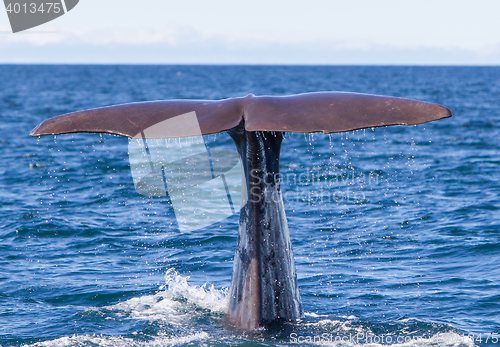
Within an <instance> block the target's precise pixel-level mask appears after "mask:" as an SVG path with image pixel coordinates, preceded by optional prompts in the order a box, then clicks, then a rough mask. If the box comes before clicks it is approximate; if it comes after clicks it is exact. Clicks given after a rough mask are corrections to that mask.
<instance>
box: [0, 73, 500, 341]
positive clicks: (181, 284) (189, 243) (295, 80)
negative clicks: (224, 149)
mask: <svg viewBox="0 0 500 347" xmlns="http://www.w3.org/2000/svg"><path fill="white" fill-rule="evenodd" d="M0 87H1V88H0V130H1V132H2V136H1V137H0V148H1V151H0V162H1V165H0V206H1V209H0V238H1V242H0V345H2V346H179V345H180V346H227V345H230V346H240V345H241V346H250V345H252V346H253V345H258V346H275V345H280V346H284V345H296V344H301V345H332V346H383V345H394V346H409V347H410V346H419V347H420V346H474V345H478V346H483V345H484V346H486V345H488V346H497V345H500V336H499V334H500V211H499V209H500V183H499V174H500V130H499V129H500V68H498V67H340V66H339V67H326V66H325V67H321V66H318V67H300V66H293V67H287V66H30V65H23V66H16V65H3V66H0ZM325 90H342V91H353V92H361V93H372V94H382V95H392V96H398V97H407V98H414V99H418V100H422V101H429V102H435V103H439V104H442V105H445V106H446V107H448V108H450V109H451V111H452V112H453V117H452V118H448V119H445V120H440V121H436V122H432V123H427V124H422V125H418V126H409V127H403V126H397V127H388V128H377V129H366V130H359V131H355V132H349V133H345V134H332V135H324V134H312V135H311V134H309V135H304V134H287V136H286V138H285V140H284V142H283V147H282V155H281V172H282V173H284V174H285V175H288V176H285V177H288V178H290V177H292V178H293V177H296V178H299V177H302V179H296V180H294V179H288V178H287V179H285V180H284V181H283V183H282V189H283V192H284V194H285V196H286V199H285V209H286V213H287V217H288V222H289V228H290V234H291V239H292V244H293V248H294V255H295V260H296V265H297V273H298V281H299V290H300V293H301V296H302V300H303V305H304V310H305V312H306V313H305V316H304V318H303V319H302V320H301V321H300V322H297V323H295V324H286V325H284V326H281V327H275V328H274V327H273V328H269V329H263V330H260V331H257V332H253V333H244V332H240V331H238V330H236V329H234V328H231V327H230V326H228V325H227V324H226V322H225V319H224V313H225V310H226V305H227V291H228V287H229V283H230V278H231V270H232V260H233V256H234V247H235V244H236V237H237V226H238V214H237V213H235V214H234V215H232V216H230V217H229V218H227V219H225V220H223V221H220V222H218V223H215V224H213V225H211V226H208V227H205V228H203V229H200V230H196V231H192V232H187V233H186V232H180V231H179V227H178V224H177V222H176V219H175V216H174V213H173V209H172V205H171V204H170V203H169V200H168V199H167V198H165V197H148V196H144V195H140V194H138V193H137V191H136V190H135V188H134V183H133V179H132V174H131V170H130V165H129V161H128V155H127V151H128V140H127V139H126V138H122V137H117V136H111V135H98V134H74V135H61V136H57V137H53V136H47V137H41V138H30V137H29V136H28V134H29V132H30V131H31V130H32V129H33V128H34V127H35V126H36V125H37V124H38V123H40V122H41V121H43V120H44V119H47V118H50V117H53V116H56V115H59V114H63V113H67V112H71V111H76V110H81V109H88V108H95V107H100V106H107V105H112V104H117V103H125V102H134V101H144V100H158V99H173V98H191V99H220V98H228V97H235V96H244V95H246V94H247V93H254V94H256V95H285V94H294V93H303V92H312V91H325ZM211 141H214V142H219V143H220V144H221V145H223V146H226V145H230V142H229V140H228V138H227V136H226V135H224V134H222V135H219V136H213V138H212V139H211ZM300 175H302V176H300Z"/></svg>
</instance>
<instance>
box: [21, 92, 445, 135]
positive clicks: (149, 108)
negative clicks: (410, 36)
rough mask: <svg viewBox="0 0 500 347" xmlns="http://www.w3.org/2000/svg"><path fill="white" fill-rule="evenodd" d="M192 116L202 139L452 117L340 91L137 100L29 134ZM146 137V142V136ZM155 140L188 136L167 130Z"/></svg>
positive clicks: (123, 130) (133, 131)
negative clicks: (238, 131) (240, 131)
mask: <svg viewBox="0 0 500 347" xmlns="http://www.w3.org/2000/svg"><path fill="white" fill-rule="evenodd" d="M193 111H194V112H195V113H196V117H197V119H198V123H199V125H200V130H201V134H202V135H207V134H214V133H218V132H221V131H226V130H229V129H232V128H234V127H236V126H237V125H238V124H239V123H240V122H242V121H244V127H245V130H247V131H283V132H301V133H312V132H323V133H336V132H344V131H351V130H357V129H363V128H372V127H383V126H388V125H415V124H420V123H425V122H430V121H433V120H437V119H441V118H446V117H450V116H451V112H450V110H448V109H447V108H445V107H443V106H440V105H436V104H431V103H427V102H422V101H415V100H409V99H402V98H395V97H387V96H377V95H368V94H358V93H345V92H318V93H306V94H298V95H291V96H254V95H252V94H250V95H248V96H246V97H242V98H232V99H225V100H218V101H214V100H165V101H150V102H138V103H130V104H122V105H116V106H109V107H102V108H96V109H92V110H87V111H80V112H74V113H69V114H66V115H62V116H59V117H54V118H51V119H47V120H46V121H44V122H42V123H41V124H40V125H38V126H37V127H36V128H35V129H33V131H32V132H31V134H30V135H31V136H40V135H59V134H66V133H79V132H86V133H109V134H116V135H122V136H128V137H134V136H137V134H139V133H140V132H141V131H143V130H144V129H147V128H149V127H151V126H153V125H155V124H157V123H160V122H162V121H165V120H168V119H171V118H174V117H176V116H179V115H181V114H186V113H189V112H193ZM150 136H155V135H149V136H148V134H146V138H150ZM157 136H158V137H163V138H169V137H185V136H193V134H192V133H190V131H189V129H181V128H176V129H172V131H168V129H166V130H165V131H164V132H163V133H162V134H158V135H157Z"/></svg>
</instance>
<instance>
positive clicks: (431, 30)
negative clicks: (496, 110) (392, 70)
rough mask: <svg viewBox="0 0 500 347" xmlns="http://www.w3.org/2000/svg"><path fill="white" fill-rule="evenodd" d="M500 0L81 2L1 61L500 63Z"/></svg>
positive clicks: (0, 24) (21, 39) (0, 47)
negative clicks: (499, 17)
mask: <svg viewBox="0 0 500 347" xmlns="http://www.w3.org/2000/svg"><path fill="white" fill-rule="evenodd" d="M499 14H500V1H497V0H475V1H474V2H472V1H460V0H455V1H450V0H434V1H428V0H420V1H405V0H399V1H395V0H377V1H375V0H350V1H335V0H307V1H305V0H304V1H298V0H287V1H284V0H266V1H264V0H253V1H251V2H250V1H248V2H243V1H235V0H232V1H229V0H182V1H168V0H141V1H138V0H137V1H133V0H80V3H79V4H78V5H77V6H76V7H75V8H74V9H73V10H72V11H70V12H68V13H67V14H65V15H64V16H62V17H60V18H58V19H56V20H54V21H52V22H49V23H46V24H44V25H41V26H38V27H36V28H33V29H30V30H27V31H25V32H21V33H16V34H12V33H11V32H10V25H9V21H8V17H7V13H6V12H5V11H4V10H3V9H2V10H0V63H127V64H129V63H132V64H151V63H153V64H384V65H386V64H391V65H392V64H403V65H408V64H411V65H414V64H415V65H500V20H499V19H498V16H499Z"/></svg>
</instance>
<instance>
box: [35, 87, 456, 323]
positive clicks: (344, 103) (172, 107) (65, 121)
mask: <svg viewBox="0 0 500 347" xmlns="http://www.w3.org/2000/svg"><path fill="white" fill-rule="evenodd" d="M190 112H195V115H196V119H197V122H198V125H199V127H196V129H195V131H194V130H193V127H189V126H185V124H182V122H177V123H176V122H170V123H168V124H169V126H167V127H162V132H161V133H158V132H151V131H149V132H147V131H145V129H150V128H151V127H152V126H154V125H155V124H158V123H160V122H167V121H170V120H172V119H173V118H175V117H177V116H179V115H183V114H188V113H190ZM450 116H451V112H450V111H449V110H448V109H447V108H445V107H442V106H439V105H436V104H431V103H426V102H420V101H415V100H409V99H401V98H394V97H384V96H375V95H367V94H356V93H343V92H321V93H307V94H299V95H292V96H283V97H270V96H257V97H256V96H253V95H248V96H246V97H243V98H232V99H226V100H219V101H212V100H210V101H208V100H167V101H153V102H142V103H132V104H124V105H116V106H110V107H104V108H98V109H93V110H87V111H80V112H74V113H70V114H66V115H62V116H59V117H54V118H51V119H47V120H45V121H44V122H42V123H41V124H40V125H38V126H37V127H36V128H35V129H34V130H33V131H32V132H31V134H30V135H31V136H40V135H50V134H53V135H57V134H64V133H76V132H89V133H110V134H116V135H122V136H128V137H137V136H138V135H140V136H141V137H142V138H157V137H163V138H173V137H186V136H194V135H200V133H201V134H202V135H206V134H213V133H218V132H221V131H228V134H229V135H230V136H231V138H232V139H233V141H234V143H235V144H236V147H237V149H238V153H239V155H240V157H241V159H242V164H243V172H244V176H245V177H244V178H245V180H244V182H245V184H246V191H247V197H248V200H247V203H246V204H245V206H244V207H243V208H242V209H241V213H240V224H239V231H238V240H237V246H236V252H235V259H234V264H233V274H232V278H231V287H230V291H229V295H230V298H229V308H228V313H227V315H228V319H229V321H230V322H231V323H232V324H234V325H235V326H237V327H240V328H242V329H244V330H253V329H256V328H258V327H259V326H264V325H266V324H269V323H273V322H275V321H293V320H296V319H298V318H300V317H301V316H302V314H303V310H302V303H301V300H300V295H299V291H298V286H297V275H296V271H295V262H294V259H293V253H292V247H291V243H290V236H289V232H288V225H287V221H286V216H285V210H284V206H283V200H282V197H281V189H280V185H279V181H277V180H275V179H274V178H275V177H277V176H278V175H276V174H277V173H278V172H279V155H280V147H281V141H282V139H283V134H284V133H285V132H303V133H310V132H323V133H334V132H345V131H351V130H357V129H363V128H372V127H382V126H389V125H415V124H420V123H425V122H429V121H433V120H438V119H442V118H447V117H450ZM269 178H271V179H269Z"/></svg>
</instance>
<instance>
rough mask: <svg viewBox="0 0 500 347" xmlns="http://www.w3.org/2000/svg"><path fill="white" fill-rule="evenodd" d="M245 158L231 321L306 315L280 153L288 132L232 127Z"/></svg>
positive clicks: (253, 322) (256, 322)
mask: <svg viewBox="0 0 500 347" xmlns="http://www.w3.org/2000/svg"><path fill="white" fill-rule="evenodd" d="M228 133H229V135H230V136H231V138H232V139H233V141H234V143H235V144H236V147H237V148H238V153H239V154H240V157H241V159H242V163H243V173H244V175H245V177H244V178H245V179H244V182H245V183H246V190H247V196H248V201H247V203H246V204H245V206H244V207H243V208H242V209H241V212H240V226H239V231H238V241H237V244H236V252H235V256H234V264H233V275H232V278H231V287H230V289H229V309H228V313H227V316H228V319H229V321H230V322H231V323H232V324H233V325H235V326H238V327H240V328H242V329H244V330H253V329H256V328H258V327H259V326H265V325H266V324H270V323H274V322H276V321H294V320H296V319H298V318H300V317H301V316H302V315H303V309H302V302H301V300H300V295H299V288H298V285H297V273H296V271H295V261H294V259H293V252H292V244H291V242H290V234H289V232H288V223H287V220H286V215H285V208H284V206H283V199H282V196H281V189H280V183H279V180H278V177H279V176H278V174H279V155H280V147H281V141H282V140H283V135H284V133H282V132H270V131H247V130H245V128H244V125H243V124H241V125H240V126H238V127H236V128H233V129H231V130H229V131H228Z"/></svg>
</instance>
